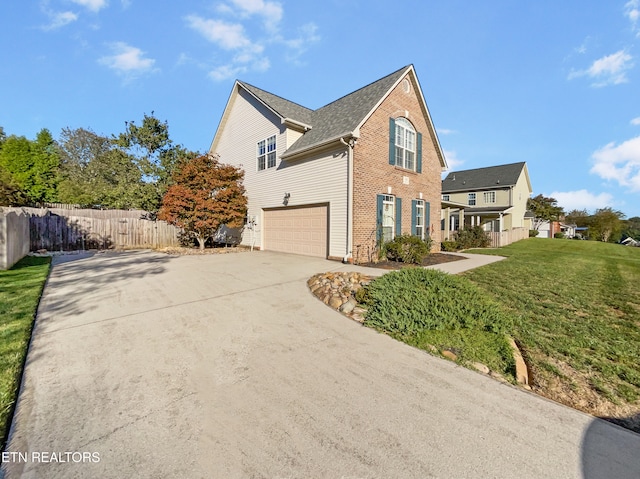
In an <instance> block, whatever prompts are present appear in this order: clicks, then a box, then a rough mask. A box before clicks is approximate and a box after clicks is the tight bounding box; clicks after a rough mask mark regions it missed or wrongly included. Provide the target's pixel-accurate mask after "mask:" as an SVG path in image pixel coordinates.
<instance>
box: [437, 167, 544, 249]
mask: <svg viewBox="0 0 640 479" xmlns="http://www.w3.org/2000/svg"><path fill="white" fill-rule="evenodd" d="M532 191H533V190H532V188H531V181H530V179H529V172H528V170H527V164H526V163H524V162H520V163H511V164H508V165H499V166H490V167H487V168H476V169H472V170H463V171H452V172H451V173H449V174H448V175H447V177H446V178H445V179H444V180H442V216H441V218H442V220H441V221H442V223H441V225H442V231H443V238H445V239H449V238H450V237H451V233H452V232H454V231H457V230H458V229H463V228H468V227H474V226H482V227H483V229H484V230H485V231H487V232H495V233H499V232H505V231H512V230H522V237H526V236H527V235H528V231H529V229H530V228H531V220H530V218H528V217H526V213H527V200H528V199H529V197H530V196H531V193H532ZM525 233H526V234H525Z"/></svg>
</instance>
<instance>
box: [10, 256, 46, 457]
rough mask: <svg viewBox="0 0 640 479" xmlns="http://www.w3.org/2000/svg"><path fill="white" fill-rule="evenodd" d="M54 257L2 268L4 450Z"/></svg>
mask: <svg viewBox="0 0 640 479" xmlns="http://www.w3.org/2000/svg"><path fill="white" fill-rule="evenodd" d="M49 265H50V258H42V257H32V256H27V257H25V258H23V259H22V260H21V261H19V262H18V263H17V264H16V265H15V266H14V267H13V268H11V269H10V270H8V271H0V430H1V432H2V449H3V450H4V446H5V442H6V440H7V435H8V434H9V427H10V425H11V415H12V412H13V407H14V404H15V401H16V399H17V394H18V388H19V385H20V383H19V381H20V376H21V374H22V367H23V364H24V360H25V355H26V353H27V346H28V344H29V338H30V336H31V329H32V325H33V319H34V317H35V313H36V309H37V307H38V302H39V300H40V295H41V294H42V288H43V286H44V282H45V280H46V278H47V275H48V273H49Z"/></svg>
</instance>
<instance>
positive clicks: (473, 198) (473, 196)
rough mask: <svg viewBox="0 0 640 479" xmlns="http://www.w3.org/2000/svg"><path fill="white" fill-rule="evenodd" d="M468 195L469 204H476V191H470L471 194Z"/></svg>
mask: <svg viewBox="0 0 640 479" xmlns="http://www.w3.org/2000/svg"><path fill="white" fill-rule="evenodd" d="M467 197H468V198H469V206H475V205H476V194H475V193H469V195H468V196H467Z"/></svg>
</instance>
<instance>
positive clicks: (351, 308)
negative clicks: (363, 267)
mask: <svg viewBox="0 0 640 479" xmlns="http://www.w3.org/2000/svg"><path fill="white" fill-rule="evenodd" d="M372 279H373V278H372V277H371V276H367V275H365V274H362V273H354V272H351V273H320V274H316V275H314V276H312V277H311V278H309V280H308V281H307V286H309V289H310V290H311V292H312V293H313V294H314V296H316V297H317V298H318V299H319V300H320V301H322V302H323V303H324V304H326V305H329V307H331V308H333V309H335V310H336V311H339V312H341V313H342V314H344V315H345V316H347V317H349V318H351V319H353V320H355V321H358V322H359V323H363V322H364V312H365V310H364V309H363V308H361V307H360V306H358V302H357V301H356V291H358V290H359V289H360V288H362V287H363V286H366V285H367V284H369V283H370V282H371V280H372Z"/></svg>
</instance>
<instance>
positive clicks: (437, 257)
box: [358, 253, 465, 269]
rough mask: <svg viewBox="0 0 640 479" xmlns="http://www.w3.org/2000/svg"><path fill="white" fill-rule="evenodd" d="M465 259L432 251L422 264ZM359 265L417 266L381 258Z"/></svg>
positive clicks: (383, 267) (392, 267)
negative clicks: (375, 261) (374, 261)
mask: <svg viewBox="0 0 640 479" xmlns="http://www.w3.org/2000/svg"><path fill="white" fill-rule="evenodd" d="M462 259H465V258H463V257H461V256H455V255H452V254H446V253H431V254H429V255H428V256H427V257H426V258H425V259H424V261H422V266H432V265H434V264H441V263H450V262H452V261H460V260H462ZM358 266H367V267H369V268H382V269H402V268H410V267H415V265H412V264H406V263H401V262H400V261H388V260H381V261H378V262H377V263H358Z"/></svg>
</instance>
